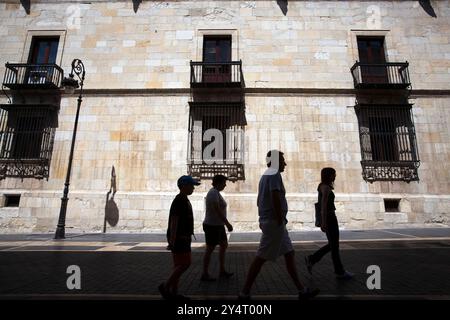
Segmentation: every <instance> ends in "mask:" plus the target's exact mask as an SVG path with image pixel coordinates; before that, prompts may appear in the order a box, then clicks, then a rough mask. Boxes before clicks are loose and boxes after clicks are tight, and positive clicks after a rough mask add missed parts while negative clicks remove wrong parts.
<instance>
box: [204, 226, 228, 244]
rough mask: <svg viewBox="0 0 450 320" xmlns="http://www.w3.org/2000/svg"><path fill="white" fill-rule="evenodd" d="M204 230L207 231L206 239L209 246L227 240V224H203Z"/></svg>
mask: <svg viewBox="0 0 450 320" xmlns="http://www.w3.org/2000/svg"><path fill="white" fill-rule="evenodd" d="M203 231H205V241H206V244H207V245H208V246H217V245H218V244H220V243H222V242H226V241H227V234H226V232H225V226H212V225H209V224H203Z"/></svg>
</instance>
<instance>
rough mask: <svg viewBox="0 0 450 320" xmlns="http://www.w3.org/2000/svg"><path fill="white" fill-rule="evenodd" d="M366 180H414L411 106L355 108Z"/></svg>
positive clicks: (415, 164)
mask: <svg viewBox="0 0 450 320" xmlns="http://www.w3.org/2000/svg"><path fill="white" fill-rule="evenodd" d="M355 109H356V115H357V117H358V123H359V134H360V144H361V158H362V160H361V165H362V169H363V178H364V180H366V181H369V182H373V181H396V180H397V181H406V182H409V181H417V180H419V176H418V173H417V169H418V167H419V164H420V160H419V154H418V150H417V143H416V133H415V128H414V122H413V118H412V112H411V105H409V104H407V105H363V104H359V105H356V106H355Z"/></svg>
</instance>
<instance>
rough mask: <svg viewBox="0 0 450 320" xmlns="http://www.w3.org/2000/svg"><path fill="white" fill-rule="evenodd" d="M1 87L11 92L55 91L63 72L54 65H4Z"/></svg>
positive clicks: (59, 84)
mask: <svg viewBox="0 0 450 320" xmlns="http://www.w3.org/2000/svg"><path fill="white" fill-rule="evenodd" d="M5 67H6V71H5V75H4V78H3V86H5V87H7V88H9V89H11V90H20V89H45V90H48V89H57V88H59V87H60V86H61V80H62V79H63V75H64V71H63V70H62V69H61V68H60V67H59V66H58V65H56V64H27V63H6V65H5Z"/></svg>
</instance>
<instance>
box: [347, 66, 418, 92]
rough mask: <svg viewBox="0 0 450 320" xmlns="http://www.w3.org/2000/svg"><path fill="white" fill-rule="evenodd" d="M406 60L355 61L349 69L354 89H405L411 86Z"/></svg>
mask: <svg viewBox="0 0 450 320" xmlns="http://www.w3.org/2000/svg"><path fill="white" fill-rule="evenodd" d="M408 66H409V63H408V62H386V63H382V64H372V63H361V62H356V63H355V64H354V65H353V67H352V68H351V69H350V70H351V73H352V76H353V82H354V84H355V88H356V89H406V88H408V87H410V86H411V81H410V78H409V70H408Z"/></svg>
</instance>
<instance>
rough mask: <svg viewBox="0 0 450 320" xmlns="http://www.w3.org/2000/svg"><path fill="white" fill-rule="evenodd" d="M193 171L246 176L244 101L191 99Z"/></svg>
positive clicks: (205, 175) (205, 174) (190, 165)
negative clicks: (210, 101)
mask: <svg viewBox="0 0 450 320" xmlns="http://www.w3.org/2000/svg"><path fill="white" fill-rule="evenodd" d="M189 105H190V111H189V147H188V150H189V155H188V171H189V174H191V175H192V176H195V177H199V178H212V177H213V176H214V175H216V174H223V175H225V176H227V177H229V178H230V179H234V180H243V179H245V175H244V128H245V124H246V123H245V111H244V108H243V104H242V103H209V102H208V103H206V102H203V103H198V102H190V103H189Z"/></svg>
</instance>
